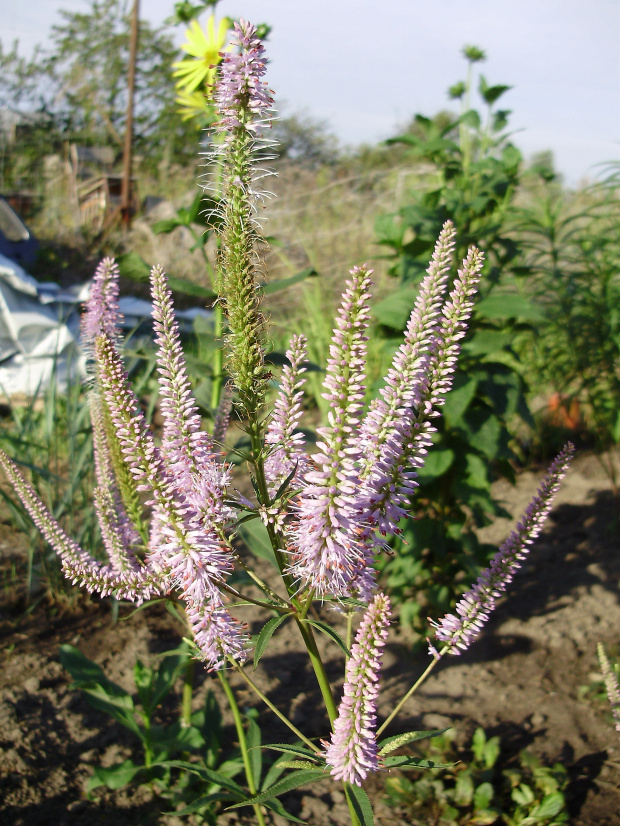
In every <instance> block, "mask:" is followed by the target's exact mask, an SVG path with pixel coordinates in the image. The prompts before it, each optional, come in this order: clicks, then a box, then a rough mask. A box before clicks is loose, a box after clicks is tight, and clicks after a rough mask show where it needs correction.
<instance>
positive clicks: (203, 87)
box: [172, 14, 232, 120]
mask: <svg viewBox="0 0 620 826" xmlns="http://www.w3.org/2000/svg"><path fill="white" fill-rule="evenodd" d="M231 27H232V21H231V20H229V18H228V17H223V18H222V19H221V20H220V22H219V25H218V26H217V30H216V25H215V16H214V15H213V14H212V15H211V16H210V17H209V19H208V20H207V24H206V28H205V29H203V28H202V27H201V26H200V24H199V23H198V21H196V20H192V22H191V23H190V25H189V28H188V29H186V31H185V37H186V42H185V43H184V44H183V45H182V46H181V48H182V49H183V51H185V52H187V53H188V55H190V56H189V57H184V58H183V60H178V61H177V62H176V63H173V64H172V66H173V68H174V72H173V73H172V76H173V77H175V78H176V79H177V80H176V88H177V103H178V104H179V105H180V106H181V110H180V111H181V114H182V115H183V117H184V119H185V120H187V119H189V118H191V117H194V116H195V115H197V114H204V112H205V110H206V109H207V108H208V106H209V104H208V98H210V97H211V93H212V90H213V86H214V84H215V78H216V72H217V66H218V65H219V64H220V63H221V62H222V53H223V52H229V51H230V50H231V49H232V46H231V45H230V44H229V45H226V40H227V39H228V30H229V29H230V28H231Z"/></svg>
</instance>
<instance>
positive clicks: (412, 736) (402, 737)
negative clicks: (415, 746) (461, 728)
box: [379, 728, 450, 756]
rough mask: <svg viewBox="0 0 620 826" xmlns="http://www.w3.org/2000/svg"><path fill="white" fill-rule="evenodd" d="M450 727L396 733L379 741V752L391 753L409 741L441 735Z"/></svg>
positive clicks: (382, 753)
mask: <svg viewBox="0 0 620 826" xmlns="http://www.w3.org/2000/svg"><path fill="white" fill-rule="evenodd" d="M449 730H450V729H449V728H441V729H433V730H431V731H408V732H406V733H405V734H395V735H394V736H393V737H386V739H385V740H381V742H380V743H379V754H380V755H382V756H383V755H385V754H389V753H390V752H391V751H395V750H396V749H399V748H400V747H401V746H406V745H407V744H408V743H415V742H417V741H418V740H430V739H431V738H432V737H439V736H440V735H441V734H445V733H446V731H449Z"/></svg>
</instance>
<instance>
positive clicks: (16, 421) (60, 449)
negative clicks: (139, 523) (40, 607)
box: [0, 365, 99, 605]
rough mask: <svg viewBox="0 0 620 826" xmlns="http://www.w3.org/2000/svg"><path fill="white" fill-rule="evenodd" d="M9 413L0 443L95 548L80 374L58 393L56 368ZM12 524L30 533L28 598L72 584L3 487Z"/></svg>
mask: <svg viewBox="0 0 620 826" xmlns="http://www.w3.org/2000/svg"><path fill="white" fill-rule="evenodd" d="M7 401H8V405H7V406H8V416H7V418H6V420H5V422H4V423H3V427H2V428H1V429H0V446H1V447H2V448H3V449H4V450H8V451H10V452H11V453H18V454H19V464H20V466H21V467H22V468H23V469H24V470H25V471H27V472H28V473H29V475H30V479H31V482H32V484H33V485H34V487H35V488H36V490H37V491H38V493H39V495H40V496H41V498H42V499H43V500H44V501H45V502H46V504H47V505H48V507H49V508H50V511H51V512H52V513H53V514H54V516H55V518H56V519H57V520H58V521H59V522H60V524H61V525H63V527H64V528H65V529H66V530H68V531H71V532H72V533H73V534H74V535H75V536H76V537H77V539H78V541H79V543H80V544H81V545H82V547H85V548H88V549H90V550H91V551H92V550H93V549H95V548H96V547H97V545H98V543H99V527H98V523H97V519H96V517H95V511H94V508H93V503H92V485H93V455H92V436H91V430H90V413H89V407H88V402H87V398H86V394H85V392H84V389H83V387H82V386H81V384H80V380H79V378H77V377H75V378H74V380H71V366H70V365H69V383H68V386H67V390H66V392H60V391H59V389H58V385H57V383H56V377H55V371H54V375H53V376H52V379H51V381H50V383H49V385H48V386H47V387H46V388H45V389H41V388H39V390H38V391H37V392H35V394H34V395H33V396H32V397H30V398H28V399H27V400H26V401H25V403H23V404H22V403H20V402H19V400H15V399H10V398H8V399H7ZM0 496H2V499H3V500H4V502H5V504H6V506H7V509H8V514H9V520H10V523H11V524H12V526H13V527H15V528H16V529H17V530H19V531H23V532H24V533H26V535H27V536H28V539H29V541H28V545H27V570H26V580H25V602H26V605H28V604H29V603H30V601H31V598H32V597H33V596H34V595H35V594H39V595H40V594H44V595H45V594H47V596H48V597H51V598H52V600H53V598H54V596H55V595H59V594H60V593H61V592H63V591H66V590H67V588H68V583H67V582H66V580H65V579H64V578H63V577H62V575H61V573H60V567H59V565H58V560H57V557H56V555H55V554H50V553H49V550H48V548H47V545H46V543H45V542H42V541H41V538H40V535H39V533H38V531H36V530H33V526H32V522H31V520H30V519H29V517H28V516H27V514H26V511H25V510H24V508H23V506H22V504H21V502H20V501H19V500H18V499H16V498H15V496H14V492H13V491H10V490H6V489H5V488H0Z"/></svg>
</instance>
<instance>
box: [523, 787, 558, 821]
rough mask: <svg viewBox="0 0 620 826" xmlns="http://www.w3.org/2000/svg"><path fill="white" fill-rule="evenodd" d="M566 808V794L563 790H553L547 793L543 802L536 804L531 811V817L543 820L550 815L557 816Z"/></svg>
mask: <svg viewBox="0 0 620 826" xmlns="http://www.w3.org/2000/svg"><path fill="white" fill-rule="evenodd" d="M563 808H564V795H563V794H562V792H552V793H551V794H547V795H545V797H543V799H542V802H541V803H539V804H538V806H535V807H534V808H533V809H532V811H531V812H530V817H537V818H540V819H541V820H543V819H545V818H548V817H555V816H556V815H557V814H559V813H560V812H561V811H562V809H563Z"/></svg>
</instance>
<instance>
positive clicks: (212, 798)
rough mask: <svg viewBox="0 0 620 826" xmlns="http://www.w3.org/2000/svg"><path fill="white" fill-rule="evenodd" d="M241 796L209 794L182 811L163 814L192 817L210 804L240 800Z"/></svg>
mask: <svg viewBox="0 0 620 826" xmlns="http://www.w3.org/2000/svg"><path fill="white" fill-rule="evenodd" d="M238 799H239V795H233V794H231V793H230V792H228V793H226V792H215V793H214V794H207V795H204V797H199V798H198V800H194V802H193V803H190V804H189V805H188V806H184V807H183V808H182V809H175V810H174V811H171V812H162V814H164V815H176V816H177V817H182V816H184V815H191V814H194V812H199V811H200V810H201V809H204V807H205V806H208V805H209V803H215V802H216V801H217V800H238Z"/></svg>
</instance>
